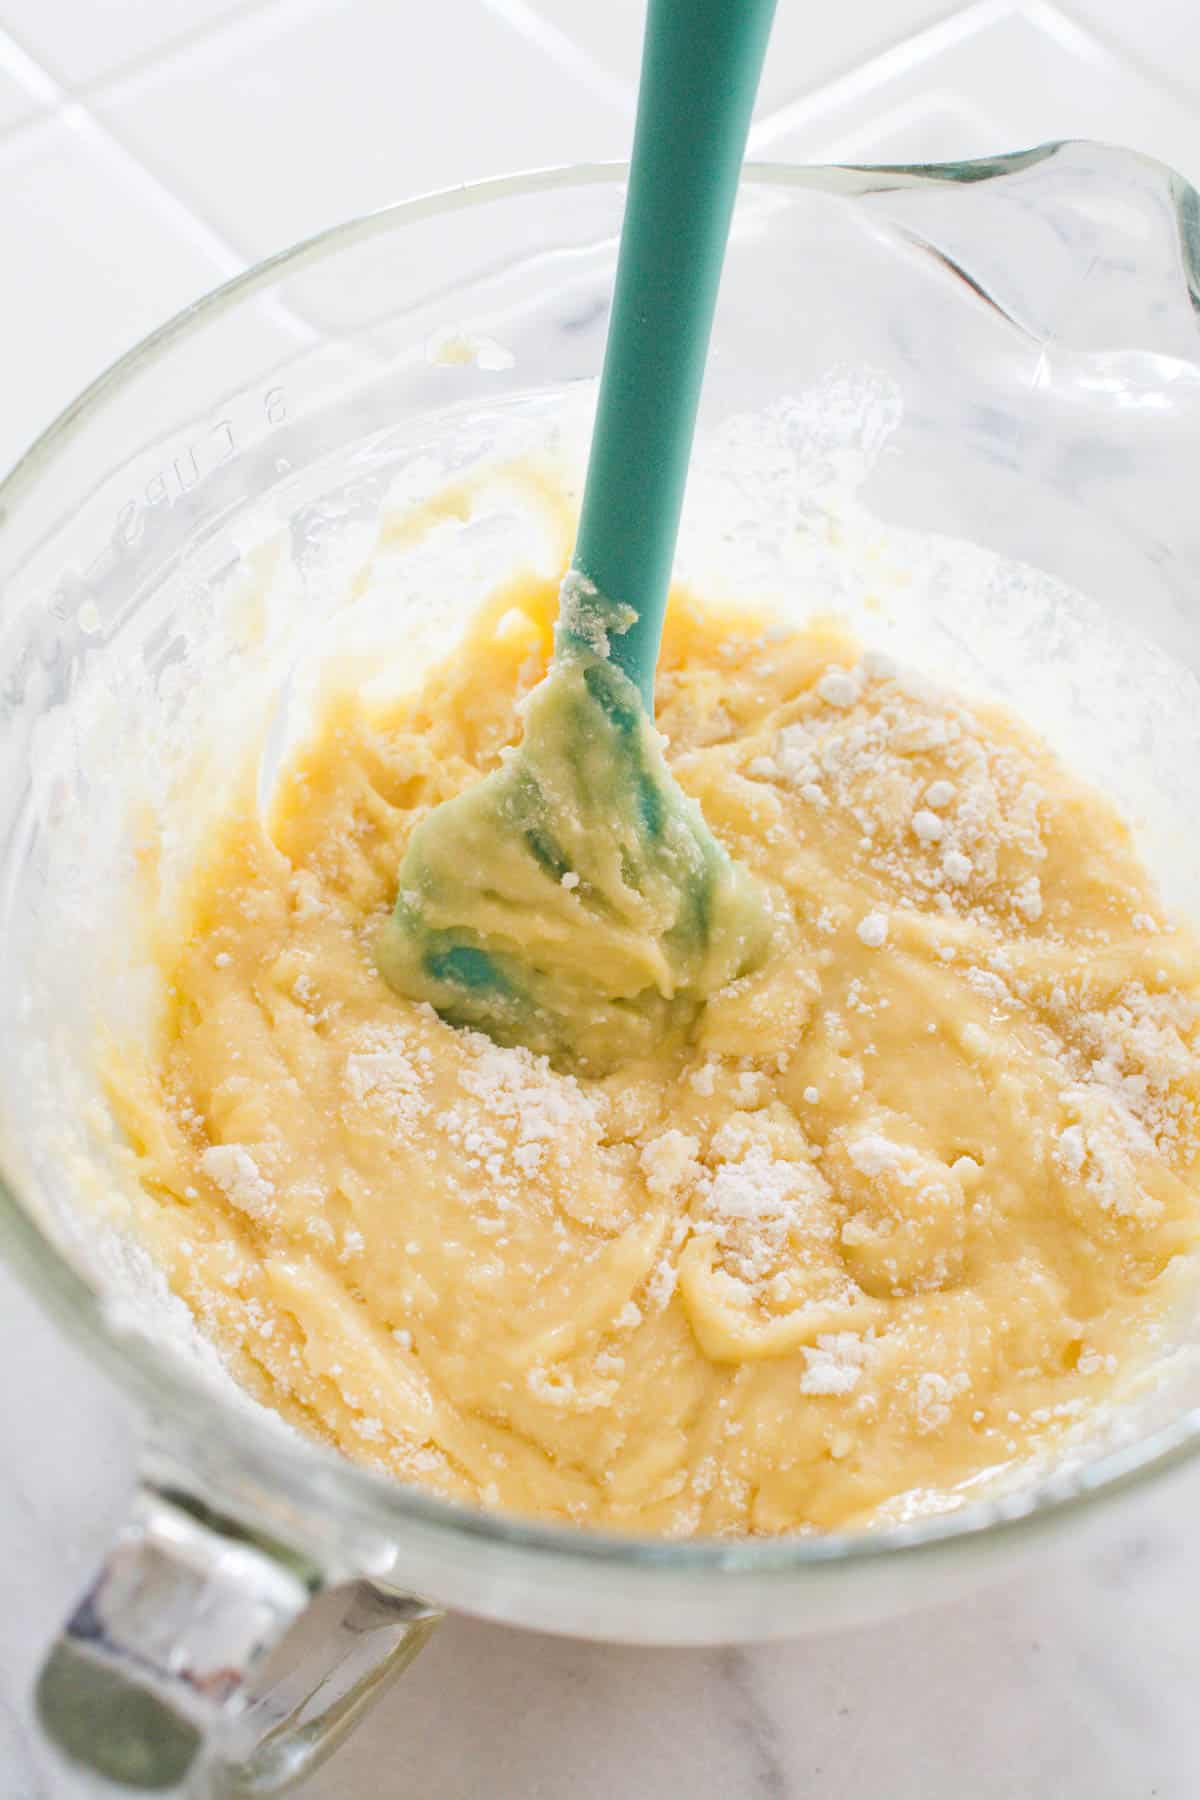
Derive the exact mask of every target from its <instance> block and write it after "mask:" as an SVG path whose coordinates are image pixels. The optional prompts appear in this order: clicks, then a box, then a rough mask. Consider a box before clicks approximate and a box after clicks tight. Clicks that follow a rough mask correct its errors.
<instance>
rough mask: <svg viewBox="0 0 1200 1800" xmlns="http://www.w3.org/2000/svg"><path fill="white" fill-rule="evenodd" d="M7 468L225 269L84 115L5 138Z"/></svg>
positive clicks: (1, 413) (0, 158)
mask: <svg viewBox="0 0 1200 1800" xmlns="http://www.w3.org/2000/svg"><path fill="white" fill-rule="evenodd" d="M0 243H3V244H5V245H6V246H7V247H8V253H9V259H10V260H9V261H8V262H7V266H6V270H5V279H4V281H3V284H2V285H0V359H2V360H0V370H2V374H0V392H2V393H3V397H4V398H3V404H2V405H0V469H4V468H7V467H8V465H9V464H10V463H11V462H12V461H13V460H14V459H15V458H16V457H17V455H18V454H19V453H20V452H21V451H22V450H23V449H24V448H25V447H26V446H27V444H28V443H29V441H30V440H31V439H32V438H33V437H34V436H35V435H36V434H37V433H38V432H39V431H40V430H41V429H42V427H43V426H45V425H47V424H49V422H50V420H51V418H52V417H53V416H54V414H55V413H56V412H58V411H59V409H60V408H61V407H63V406H65V405H66V404H67V403H68V401H70V400H72V399H73V398H74V396H75V395H76V394H77V393H78V392H79V390H80V388H82V387H83V386H84V385H85V384H86V383H87V382H88V381H90V380H91V379H92V377H93V376H94V375H96V374H98V373H99V371H100V370H101V369H103V368H104V367H105V366H106V365H107V364H108V363H110V362H111V361H112V360H113V359H114V357H116V356H118V355H119V354H120V353H121V352H122V351H123V350H127V349H128V348H129V347H130V346H131V345H132V344H135V343H136V342H137V341H138V339H139V338H140V337H143V336H144V335H145V334H146V333H147V332H148V331H150V330H152V329H153V327H154V326H156V325H158V324H160V323H161V322H162V320H163V319H165V318H168V317H169V316H170V315H171V313H173V312H176V311H177V310H178V309H179V308H180V307H182V306H184V305H186V304H187V302H188V301H189V300H192V299H194V298H195V297H196V295H197V294H200V293H203V292H204V291H205V289H207V288H210V287H213V286H214V285H215V284H216V283H217V282H218V281H219V280H221V279H222V277H223V275H224V274H225V273H226V271H225V270H224V269H223V268H222V267H221V266H220V264H219V263H218V262H217V260H216V258H215V257H214V256H212V255H211V254H210V253H209V252H208V251H207V250H206V249H205V247H204V246H203V245H202V244H201V243H199V242H198V241H197V240H196V238H195V236H194V234H193V232H192V230H191V227H190V224H189V222H188V221H187V219H186V218H182V217H181V218H178V219H177V218H175V217H173V216H172V213H171V209H170V208H169V206H168V205H166V204H164V202H163V200H162V198H161V197H160V196H157V195H156V193H155V190H154V188H153V187H152V186H151V185H150V184H149V183H148V182H146V181H145V178H144V177H141V176H140V175H139V174H138V173H136V172H131V171H130V170H129V169H128V168H127V167H126V166H125V164H124V160H123V158H122V157H121V156H120V154H119V153H118V152H116V151H114V150H113V149H112V147H111V146H110V145H109V144H108V143H107V142H106V141H105V139H104V136H103V134H102V133H101V132H99V131H98V130H97V129H96V128H95V126H94V125H92V124H91V123H90V122H89V121H88V120H87V119H86V118H85V117H82V116H80V115H78V114H77V113H76V114H72V113H67V114H66V115H65V116H61V117H57V118H54V119H51V120H48V121H45V122H43V123H40V124H36V125H33V126H31V127H28V128H27V129H25V130H23V131H20V132H18V133H15V134H13V135H12V136H10V137H8V138H0Z"/></svg>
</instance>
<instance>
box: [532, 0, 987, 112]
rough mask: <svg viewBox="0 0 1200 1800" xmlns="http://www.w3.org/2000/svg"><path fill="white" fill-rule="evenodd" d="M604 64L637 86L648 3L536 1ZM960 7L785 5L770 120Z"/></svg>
mask: <svg viewBox="0 0 1200 1800" xmlns="http://www.w3.org/2000/svg"><path fill="white" fill-rule="evenodd" d="M532 4H533V5H534V6H535V7H536V8H537V9H538V10H539V11H540V12H541V13H542V14H543V15H544V16H545V17H546V18H547V19H548V20H552V21H553V22H554V23H555V24H556V25H558V26H560V27H561V28H563V29H564V30H565V31H569V32H570V33H571V34H572V35H573V36H574V37H575V38H577V39H578V41H579V42H580V43H582V44H584V45H585V46H586V47H587V48H588V49H589V50H590V51H591V52H592V54H593V55H594V56H595V58H596V59H597V61H598V62H600V63H602V64H603V65H604V66H605V67H606V68H609V69H611V70H613V71H614V72H615V73H616V74H618V75H620V76H621V78H622V79H623V80H624V81H626V82H627V83H628V86H629V89H630V91H631V92H633V91H634V90H635V89H636V86H637V76H638V64H639V60H640V57H641V45H642V21H643V18H644V16H645V10H646V9H645V0H591V3H589V0H532ZM954 10H955V0H846V3H845V4H842V5H829V4H824V5H819V6H813V5H811V4H810V3H809V0H779V3H778V7H777V10H776V14H775V23H774V26H773V28H772V32H771V43H770V47H769V49H768V51H767V63H766V68H765V69H764V70H763V79H762V88H761V90H760V93H759V98H758V114H759V117H760V118H761V117H765V116H766V115H767V114H768V113H771V112H773V111H774V110H775V109H776V108H777V107H778V106H781V105H782V104H784V103H785V102H786V101H788V100H793V99H795V98H796V96H797V95H798V94H806V93H809V92H810V91H811V90H812V89H813V88H817V87H820V86H822V85H823V83H825V82H827V81H831V80H833V78H834V77H835V76H837V75H842V74H844V73H845V72H846V71H847V70H848V69H851V68H853V67H854V65H855V64H856V63H858V62H860V61H861V60H862V58H863V57H864V56H870V55H873V54H875V53H876V52H877V51H879V50H880V49H882V48H883V47H885V46H887V45H890V44H894V43H897V42H899V41H900V40H901V39H903V38H905V37H907V36H908V35H909V34H910V33H911V32H914V31H917V30H919V29H920V27H921V26H923V25H927V24H929V23H930V21H931V20H933V19H938V18H941V17H943V16H944V15H946V14H948V13H951V12H953V11H954Z"/></svg>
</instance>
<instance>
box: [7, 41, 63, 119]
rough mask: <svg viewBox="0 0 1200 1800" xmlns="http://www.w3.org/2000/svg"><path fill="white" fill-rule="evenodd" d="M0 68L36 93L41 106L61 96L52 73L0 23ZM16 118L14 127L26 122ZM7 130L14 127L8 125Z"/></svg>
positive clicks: (48, 104)
mask: <svg viewBox="0 0 1200 1800" xmlns="http://www.w3.org/2000/svg"><path fill="white" fill-rule="evenodd" d="M0 69H7V70H8V72H9V74H10V75H11V76H12V77H13V80H14V81H16V82H17V83H18V85H19V86H21V87H23V88H27V89H28V90H29V91H30V93H32V94H36V95H37V97H38V100H39V101H40V102H41V104H42V106H43V107H46V106H51V105H53V104H54V102H55V101H57V100H60V99H61V98H62V91H63V90H62V88H61V87H60V86H59V84H58V82H57V81H55V79H54V77H53V75H51V74H49V73H48V72H47V70H45V69H44V68H43V67H42V65H41V63H40V62H38V61H37V59H36V57H34V56H31V55H30V53H29V51H28V50H27V49H26V48H25V46H24V44H22V43H21V42H20V40H19V39H18V38H15V37H14V36H13V34H12V32H11V31H10V30H9V29H8V27H7V26H4V25H0ZM26 123H27V121H26V120H24V119H18V120H17V125H16V128H18V129H19V127H20V126H22V125H24V124H26ZM8 129H9V130H12V129H14V127H12V126H10V127H9V128H8Z"/></svg>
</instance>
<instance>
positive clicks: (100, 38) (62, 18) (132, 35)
mask: <svg viewBox="0 0 1200 1800" xmlns="http://www.w3.org/2000/svg"><path fill="white" fill-rule="evenodd" d="M245 4H247V0H241V5H245ZM238 10H239V0H10V4H8V5H7V6H5V7H4V8H3V10H2V12H0V17H3V18H4V20H5V22H6V23H7V24H9V25H10V26H11V29H12V32H13V35H14V36H15V37H17V38H18V39H19V41H20V42H21V43H22V44H24V46H25V48H26V49H27V50H28V51H30V52H31V54H32V55H34V56H36V57H37V58H38V59H39V61H40V62H42V63H43V64H44V65H45V67H46V68H47V69H49V70H50V72H51V73H52V74H53V75H55V76H57V77H58V79H59V80H60V81H61V82H63V84H64V85H65V86H67V87H71V88H78V87H84V86H86V85H87V84H88V83H89V82H93V81H97V80H99V79H101V78H102V77H103V76H106V75H110V74H112V72H113V71H114V70H115V69H120V68H123V67H124V66H125V65H126V64H128V63H132V62H138V61H140V60H142V59H143V58H145V57H147V56H150V55H152V54H154V52H156V51H159V50H162V49H163V48H164V47H165V46H166V45H168V44H171V43H174V42H176V41H177V40H179V39H181V38H188V37H194V36H195V35H197V34H198V33H200V32H202V31H203V30H204V28H205V27H206V26H208V25H211V24H212V23H213V22H214V20H217V19H222V18H226V17H228V16H229V15H230V14H231V13H235V12H237V11H238Z"/></svg>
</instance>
